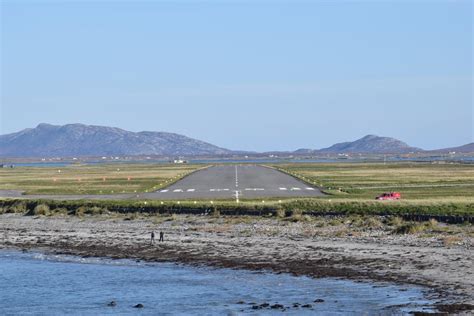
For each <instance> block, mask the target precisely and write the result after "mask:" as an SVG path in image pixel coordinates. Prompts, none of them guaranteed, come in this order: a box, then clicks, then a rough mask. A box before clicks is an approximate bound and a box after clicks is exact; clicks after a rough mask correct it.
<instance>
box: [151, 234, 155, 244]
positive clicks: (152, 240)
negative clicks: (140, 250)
mask: <svg viewBox="0 0 474 316" xmlns="http://www.w3.org/2000/svg"><path fill="white" fill-rule="evenodd" d="M151 243H152V244H154V243H155V232H151Z"/></svg>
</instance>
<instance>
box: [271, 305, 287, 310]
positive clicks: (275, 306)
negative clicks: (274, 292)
mask: <svg viewBox="0 0 474 316" xmlns="http://www.w3.org/2000/svg"><path fill="white" fill-rule="evenodd" d="M270 308H271V309H283V308H285V306H283V305H281V304H273V305H272V306H270Z"/></svg>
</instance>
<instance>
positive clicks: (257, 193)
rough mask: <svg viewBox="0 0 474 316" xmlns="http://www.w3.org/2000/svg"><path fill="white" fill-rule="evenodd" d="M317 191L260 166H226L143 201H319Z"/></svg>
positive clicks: (213, 168)
mask: <svg viewBox="0 0 474 316" xmlns="http://www.w3.org/2000/svg"><path fill="white" fill-rule="evenodd" d="M323 195H324V194H323V193H322V192H321V191H320V190H319V189H318V188H316V187H312V186H309V185H308V184H306V183H304V182H302V181H299V180H297V179H295V178H293V177H291V176H289V175H287V174H284V173H282V172H280V171H278V170H274V169H271V168H267V167H263V166H257V165H223V166H214V167H210V168H207V169H204V170H200V171H197V172H195V173H192V174H191V175H189V176H187V177H186V178H184V179H182V180H180V181H178V182H176V183H174V184H172V185H171V186H169V187H167V188H164V189H161V190H159V191H157V192H153V193H144V194H140V197H143V198H149V199H158V200H182V199H210V198H215V199H254V198H265V197H282V198H285V197H317V196H323Z"/></svg>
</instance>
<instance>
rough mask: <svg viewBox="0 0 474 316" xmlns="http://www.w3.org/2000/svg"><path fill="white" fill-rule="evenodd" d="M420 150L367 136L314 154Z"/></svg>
mask: <svg viewBox="0 0 474 316" xmlns="http://www.w3.org/2000/svg"><path fill="white" fill-rule="evenodd" d="M421 151H423V150H422V149H420V148H416V147H411V146H409V145H408V144H406V143H404V142H402V141H400V140H398V139H395V138H391V137H380V136H376V135H367V136H365V137H362V138H361V139H358V140H356V141H353V142H344V143H337V144H334V145H332V146H331V147H328V148H323V149H319V150H314V151H312V153H329V154H339V153H370V154H399V153H409V152H421ZM308 152H309V150H308V149H300V150H297V151H296V152H295V153H300V154H301V153H308Z"/></svg>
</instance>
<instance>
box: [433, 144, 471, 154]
mask: <svg viewBox="0 0 474 316" xmlns="http://www.w3.org/2000/svg"><path fill="white" fill-rule="evenodd" d="M430 151H431V152H439V153H448V152H456V153H474V143H469V144H466V145H462V146H458V147H451V148H443V149H436V150H430Z"/></svg>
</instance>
